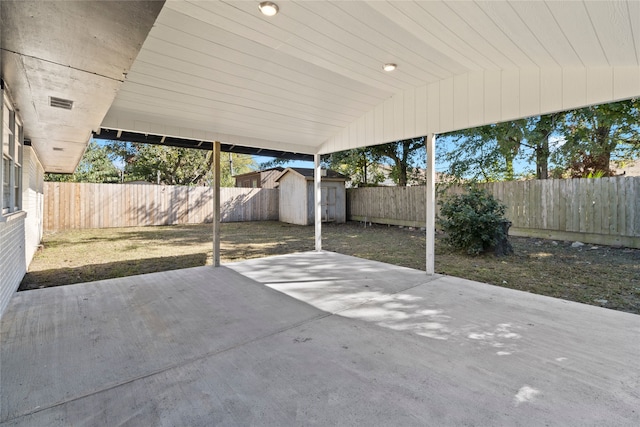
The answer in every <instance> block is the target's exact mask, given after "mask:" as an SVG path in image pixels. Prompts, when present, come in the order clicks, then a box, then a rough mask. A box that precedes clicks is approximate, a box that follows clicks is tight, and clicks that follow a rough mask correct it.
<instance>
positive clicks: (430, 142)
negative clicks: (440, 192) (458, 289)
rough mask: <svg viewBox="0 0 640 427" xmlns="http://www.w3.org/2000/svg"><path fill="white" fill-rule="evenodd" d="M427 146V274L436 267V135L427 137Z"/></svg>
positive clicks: (430, 273)
mask: <svg viewBox="0 0 640 427" xmlns="http://www.w3.org/2000/svg"><path fill="white" fill-rule="evenodd" d="M425 143H426V146H427V206H426V210H427V223H426V233H427V235H426V237H427V250H426V252H427V274H429V275H433V274H435V272H436V267H435V239H436V186H435V183H436V171H435V167H436V162H435V146H436V135H435V134H432V133H431V134H428V135H427V137H426V138H425Z"/></svg>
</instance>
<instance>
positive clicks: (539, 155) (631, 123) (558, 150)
mask: <svg viewBox="0 0 640 427" xmlns="http://www.w3.org/2000/svg"><path fill="white" fill-rule="evenodd" d="M639 110H640V101H639V100H637V99H634V100H629V101H622V102H615V103H611V104H603V105H597V106H592V107H587V108H581V109H578V110H572V111H568V112H564V113H555V114H549V115H544V116H536V117H531V118H529V119H521V120H516V121H512V122H505V123H498V124H494V125H487V126H481V127H478V128H474V129H466V130H463V131H457V132H452V133H450V134H446V135H444V136H443V137H445V138H447V137H448V138H450V140H451V141H452V142H453V143H454V144H455V148H453V149H451V150H449V151H448V152H447V153H445V154H444V156H443V159H444V160H445V162H447V163H449V171H448V172H449V173H450V174H451V175H453V176H455V177H458V178H464V179H467V180H476V181H497V180H511V179H514V178H515V173H514V168H513V164H514V161H515V160H516V159H517V158H521V159H526V160H529V162H531V163H534V164H535V165H536V174H535V176H536V178H538V179H545V178H548V177H549V175H550V172H549V171H550V168H552V167H553V175H554V176H562V175H568V176H571V177H589V176H591V177H593V176H610V175H611V174H612V173H613V171H612V170H611V168H610V165H611V161H618V162H623V161H628V160H632V159H634V158H636V157H637V156H638V154H639V153H640V142H639V141H640V138H639V134H640V131H639V125H638V123H639V122H640V113H639ZM552 137H553V138H557V139H558V140H559V141H561V143H560V144H558V145H557V146H555V147H552V146H551V144H550V139H551V138H552Z"/></svg>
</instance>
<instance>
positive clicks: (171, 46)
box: [70, 0, 640, 153]
mask: <svg viewBox="0 0 640 427" xmlns="http://www.w3.org/2000/svg"><path fill="white" fill-rule="evenodd" d="M258 3H259V2H258V1H256V0H252V1H249V0H241V1H238V0H229V1H190V0H168V1H167V2H166V3H165V4H164V6H163V8H162V10H161V11H160V13H159V15H158V18H157V20H156V22H155V24H154V26H153V28H152V29H151V31H150V32H149V35H148V36H147V38H146V40H145V42H144V44H143V45H142V48H141V49H140V51H139V53H138V55H137V58H136V59H135V61H134V62H133V65H132V66H131V68H130V70H129V71H128V74H127V77H126V80H125V81H124V83H123V84H122V85H121V86H120V88H119V91H118V92H117V95H116V96H115V99H114V101H113V103H112V104H111V106H110V108H109V109H108V112H107V113H106V116H105V117H104V119H103V120H102V123H101V127H104V128H108V129H114V130H125V131H134V132H141V133H149V134H156V135H166V136H173V137H181V138H190V139H194V140H207V141H212V140H220V141H222V142H226V143H230V144H238V145H246V146H251V147H264V148H272V149H279V150H284V151H294V152H302V153H316V152H320V153H324V152H330V151H337V150H341V149H346V148H353V147H356V146H364V145H370V144H378V143H383V142H389V141H393V140H398V139H402V138H408V137H413V136H421V135H425V134H426V133H441V132H446V131H450V130H454V129H461V128H467V127H471V126H477V125H481V124H485V123H492V122H497V121H502V120H508V119H513V118H517V117H524V116H530V115H536V114H541V113H547V112H552V111H557V110H562V109H568V108H576V107H580V106H584V105H588V104H594V103H602V102H610V101H613V100H619V99H626V98H631V97H637V96H640V2H638V1H637V0H626V1H625V0H620V1H615V0H613V1H607V0H603V1H538V0H534V1H472V0H467V1H284V0H281V1H277V3H278V5H279V8H280V12H279V13H278V14H277V15H276V16H273V17H266V16H264V15H262V14H261V13H260V12H259V10H258ZM114 31H118V30H117V29H116V28H114ZM71 35H72V34H71V33H70V36H71ZM77 54H78V55H80V54H82V55H91V54H92V52H91V51H85V52H81V51H78V52H77ZM389 62H391V63H396V64H397V65H398V68H397V69H396V70H395V71H393V72H391V73H387V72H384V71H383V70H382V65H383V64H385V63H389ZM98 90H99V89H96V91H98ZM70 99H71V98H70ZM94 130H96V129H94Z"/></svg>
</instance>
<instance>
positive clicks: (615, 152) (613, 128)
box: [555, 99, 640, 178]
mask: <svg viewBox="0 0 640 427" xmlns="http://www.w3.org/2000/svg"><path fill="white" fill-rule="evenodd" d="M639 123H640V99H632V100H629V101H621V102H614V103H610V104H602V105H596V106H592V107H587V108H581V109H579V110H573V111H570V112H568V113H567V114H566V119H565V120H564V122H563V124H562V128H561V131H562V135H563V136H564V141H565V142H564V144H563V145H562V146H561V147H560V148H559V149H558V151H557V152H556V153H555V158H556V161H557V163H558V164H560V165H562V166H563V167H564V169H565V170H567V171H568V172H569V175H570V176H571V177H574V178H581V177H590V176H592V177H597V176H611V175H613V173H614V171H613V170H612V169H611V162H612V161H613V160H615V161H619V162H620V161H625V160H631V159H633V158H635V157H637V156H638V154H639V153H640V127H639Z"/></svg>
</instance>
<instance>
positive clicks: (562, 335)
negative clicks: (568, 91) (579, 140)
mask: <svg viewBox="0 0 640 427" xmlns="http://www.w3.org/2000/svg"><path fill="white" fill-rule="evenodd" d="M1 333H2V335H1V337H0V344H1V349H0V351H1V353H0V357H1V358H0V381H1V382H0V384H1V388H0V393H1V406H0V410H1V412H0V421H1V423H0V425H1V426H58V425H61V426H67V425H69V426H70V425H72V426H120V425H130V426H212V425H233V426H235V425H242V426H244V425H274V426H276V425H277V426H289V425H292V426H293V425H383V426H401V425H402V426H406V425H420V426H461V425H465V426H471V425H473V426H519V425H522V426H529V425H531V426H544V425H553V426H556V425H575V426H587V425H592V426H602V425H608V426H631V425H640V316H636V315H632V314H628V313H622V312H616V311H612V310H607V309H603V308H598V307H594V306H588V305H583V304H578V303H572V302H567V301H563V300H559V299H554V298H548V297H543V296H538V295H532V294H528V293H525V292H519V291H514V290H510V289H504V288H500V287H495V286H490V285H486V284H481V283H476V282H471V281H467V280H463V279H456V278H452V277H446V276H435V277H429V276H427V275H425V273H424V272H421V271H416V270H411V269H407V268H402V267H396V266H391V265H388V264H382V263H378V262H374V261H366V260H362V259H358V258H353V257H349V256H345V255H339V254H335V253H330V252H308V253H301V254H293V255H284V256H278V257H271V258H263V259H257V260H250V261H243V262H239V263H234V264H227V265H226V266H223V267H220V268H218V269H214V268H212V267H197V268H191V269H185V270H176V271H169V272H164V273H154V274H147V275H142V276H136V277H128V278H122V279H113V280H104V281H100V282H93V283H85V284H80V285H73V286H64V287H58V288H49V289H42V290H36V291H28V292H21V293H19V294H17V295H16V296H15V297H14V298H13V300H12V301H11V304H10V306H9V308H8V309H7V311H6V312H5V314H4V316H3V318H2V321H1Z"/></svg>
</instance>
